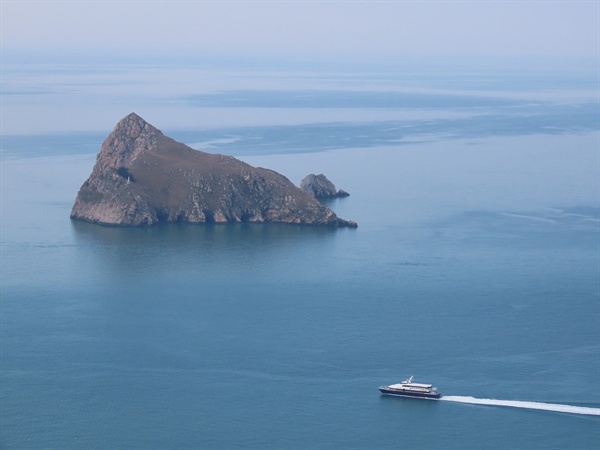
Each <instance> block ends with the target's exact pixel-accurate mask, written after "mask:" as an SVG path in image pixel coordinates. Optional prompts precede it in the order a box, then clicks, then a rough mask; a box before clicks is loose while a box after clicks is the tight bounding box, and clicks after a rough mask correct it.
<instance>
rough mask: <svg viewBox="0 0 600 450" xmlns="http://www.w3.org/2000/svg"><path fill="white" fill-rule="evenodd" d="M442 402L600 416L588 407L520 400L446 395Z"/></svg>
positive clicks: (599, 413)
mask: <svg viewBox="0 0 600 450" xmlns="http://www.w3.org/2000/svg"><path fill="white" fill-rule="evenodd" d="M440 400H445V401H447V402H456V403H469V404H472V405H491V406H509V407H511V408H526V409H538V410H540V411H555V412H562V413H568V414H586V415H591V416H600V408H590V407H587V406H572V405H561V404H557V403H540V402H522V401H518V400H496V399H493V398H475V397H464V396H461V395H444V396H442V398H440Z"/></svg>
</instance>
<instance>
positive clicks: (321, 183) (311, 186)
mask: <svg viewBox="0 0 600 450" xmlns="http://www.w3.org/2000/svg"><path fill="white" fill-rule="evenodd" d="M300 189H302V190H303V191H304V192H307V193H309V194H310V195H312V196H313V197H315V198H334V197H348V196H349V195H350V194H348V193H347V192H346V191H343V190H341V189H340V190H339V191H338V190H336V189H335V185H334V184H333V183H332V182H331V181H329V180H328V179H327V177H326V176H325V175H323V174H320V175H314V174H312V173H311V174H310V175H307V176H306V177H304V179H303V180H302V181H301V182H300Z"/></svg>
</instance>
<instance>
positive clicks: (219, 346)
mask: <svg viewBox="0 0 600 450" xmlns="http://www.w3.org/2000/svg"><path fill="white" fill-rule="evenodd" d="M59 69H61V68H60V67H59V68H57V67H42V68H31V67H27V66H22V67H21V66H20V67H14V68H12V70H14V73H15V78H14V79H11V78H10V77H8V78H7V80H4V82H5V83H6V85H7V86H5V87H6V89H7V90H5V92H7V91H10V92H12V95H11V96H7V97H6V98H7V100H6V107H5V108H6V111H5V116H6V114H7V112H8V113H13V114H12V116H11V118H9V119H6V122H5V123H4V135H3V139H2V151H3V154H2V217H1V220H2V255H1V271H2V292H1V294H2V304H1V315H0V325H1V327H0V333H1V338H2V345H1V377H2V378H1V384H0V395H1V396H0V412H1V424H0V425H1V429H0V444H1V446H2V448H7V449H9V448H18V449H21V448H63V449H67V448H73V449H80V448H141V449H146V448H148V449H150V448H261V449H263V448H298V449H300V448H302V449H304V448H361V449H366V448H372V449H383V448H423V449H428V448H431V449H436V448H449V449H451V448H453V449H481V448H489V449H505V448H517V449H530V448H548V449H554V448H581V449H589V448H596V447H598V445H600V417H599V416H598V414H599V413H600V409H599V408H600V382H599V380H600V281H599V270H600V257H599V251H600V217H599V214H600V205H599V201H598V195H599V194H598V192H599V191H598V189H599V184H598V183H599V166H598V163H599V155H598V148H599V143H600V134H599V130H598V100H597V92H595V91H594V90H593V89H591V91H590V90H589V89H590V85H589V84H585V83H584V82H583V81H581V77H579V75H578V77H576V80H575V78H568V77H566V78H565V77H564V76H559V75H560V74H558V75H557V74H553V75H552V76H550V75H547V77H546V78H543V79H542V81H543V82H542V83H540V82H539V80H540V79H539V78H538V79H537V81H538V83H537V84H536V78H535V77H533V76H530V75H527V74H521V75H519V76H518V77H517V76H511V77H508V78H502V79H499V80H497V79H495V78H490V77H484V76H483V75H481V76H479V75H478V74H471V76H470V77H469V78H464V77H462V78H460V79H456V80H454V81H453V80H452V79H448V80H444V79H443V78H442V77H441V76H440V77H434V76H429V77H424V78H423V77H418V76H416V75H414V74H408V75H407V74H401V75H402V76H400V75H398V80H400V81H402V82H398V83H397V84H394V77H393V76H392V75H393V74H390V73H386V74H385V76H383V75H382V76H381V77H376V76H375V75H373V74H370V75H369V76H368V77H367V76H366V75H364V74H363V76H355V77H353V76H350V75H348V74H346V73H344V74H337V75H336V74H331V73H329V74H327V76H324V75H319V73H313V74H312V76H306V74H303V76H300V75H298V74H296V75H294V74H291V73H285V74H282V73H281V72H275V73H270V74H269V75H268V76H267V75H266V74H264V73H261V74H256V73H255V74H253V77H248V78H243V77H242V76H240V75H239V73H237V72H236V73H235V74H234V73H233V72H228V77H229V78H227V79H226V82H225V81H223V77H221V76H217V74H216V73H214V72H210V71H209V72H206V70H205V69H202V70H204V72H203V71H202V70H200V69H194V70H192V69H190V68H187V69H185V70H184V69H181V70H174V69H165V68H155V67H153V68H150V69H148V68H143V67H138V68H137V69H135V70H134V69H133V68H131V67H124V68H121V70H113V71H110V70H90V69H89V68H88V69H86V70H83V69H81V70H74V69H73V68H72V67H71V68H69V67H63V68H62V69H61V70H59ZM136 70H137V71H138V72H136ZM136 73H137V75H138V76H139V78H140V79H141V80H143V81H145V84H144V83H141V84H142V86H138V85H135V86H133V87H132V82H131V80H135V79H136V77H135V75H136ZM9 74H10V72H9ZM23 74H29V75H30V78H27V77H26V76H25V77H23ZM32 74H37V75H36V76H33V75H32ZM219 74H220V73H219ZM17 75H18V76H17ZM169 75H170V76H172V77H174V79H178V80H184V81H186V83H183V82H182V83H175V84H177V86H173V85H172V84H171V83H166V82H165V81H161V80H165V77H167V76H169ZM200 75H203V76H204V78H203V77H202V76H200ZM209 75H210V76H209ZM107 77H108V78H107ZM472 79H475V80H479V82H478V83H470V82H467V81H470V80H472ZM74 80H75V81H77V80H79V82H80V84H81V86H78V88H77V89H75V88H74V87H73V85H72V84H70V83H72V82H74ZM198 80H205V81H203V82H202V83H201V82H199V81H198ZM206 80H208V81H206ZM236 80H238V81H239V82H238V83H237V84H236V83H235V81H236ZM240 80H241V81H240ZM248 80H251V81H248ZM299 80H300V81H299ZM335 80H337V81H339V83H340V86H343V88H344V89H342V91H343V92H342V94H343V93H344V92H350V91H353V92H355V93H353V94H351V93H348V94H347V95H340V93H339V92H337V93H336V92H334V89H332V85H333V84H334V81H335ZM365 80H366V81H365ZM490 80H491V81H490ZM574 80H575V81H574ZM408 81H410V83H408ZM419 82H421V83H424V84H423V85H422V86H421V88H422V91H419V90H418V89H416V86H417V85H419ZM11 83H12V84H11ZM203 83H204V84H203ZM365 83H366V84H365ZM407 83H408V86H410V87H411V89H412V91H411V90H410V89H408V91H410V92H413V93H412V94H410V95H404V94H402V92H404V91H406V90H407V89H406V88H405V87H406V86H407ZM21 84H23V86H21ZM239 84H241V85H242V89H241V88H240V87H239V86H238V85H239ZM247 84H251V85H247ZM271 84H274V85H275V86H276V88H277V89H273V90H272V91H269V92H265V91H264V88H265V86H266V85H269V86H270V85H271ZM17 85H18V86H17ZM163 85H164V90H163V91H160V93H157V91H156V90H154V88H156V87H157V86H163ZM299 85H300V86H299ZM540 85H541V86H543V88H540V87H539V86H540ZM61 86H62V88H61V89H58V88H59V87H61ZM82 86H88V87H87V88H85V89H84V88H83V87H82ZM361 86H362V88H361V89H359V87H361ZM394 86H395V88H394ZM511 86H514V87H513V88H512V90H511ZM532 86H538V90H537V91H536V90H535V89H533V88H532ZM592 86H593V84H592ZM17 87H18V88H19V89H17ZM384 88H385V89H384ZM453 88H454V89H455V91H452V89H453ZM458 88H460V89H458ZM467 88H469V89H470V90H471V92H464V91H465V90H466V89H467ZM10 89H12V91H11V90H10ZM386 89H388V90H390V91H393V95H392V94H390V96H382V95H381V92H386ZM442 90H443V91H444V94H443V95H442V93H441V91H442ZM41 91H44V92H45V94H43V95H42V94H39V92H41ZM124 91H127V92H129V94H128V95H129V97H126V98H123V95H122V94H123V92H124ZM175 91H177V92H175ZM200 91H204V92H200ZM209 91H211V92H209ZM315 91H316V92H315ZM424 91H427V92H426V93H424V94H423V95H417V94H416V92H424ZM32 92H34V93H33V94H32ZM410 92H409V93H410ZM436 92H437V93H438V94H439V96H436V95H437V94H436ZM448 92H454V94H452V95H450V94H448ZM171 94H172V95H171ZM259 94H260V95H259ZM509 94H510V95H509ZM462 95H464V97H461V96H462ZM311 96H312V97H311ZM315 96H316V97H315ZM8 97H10V98H8ZM298 99H300V100H298ZM474 99H477V101H476V102H475V103H473V102H474ZM84 100H89V102H86V101H84ZM462 100H464V102H463V101H462ZM3 101H4V98H3ZM111 101H113V102H114V105H115V106H114V107H111V106H110V105H111ZM90 102H91V105H92V106H90ZM94 102H96V103H94ZM278 102H280V103H278ZM52 105H54V107H55V108H57V112H60V114H54V115H51V116H48V117H47V118H46V119H45V120H41V121H32V122H30V125H31V127H32V129H31V130H30V132H29V133H24V132H23V130H21V126H20V125H19V123H20V122H19V121H18V120H17V119H16V118H18V117H21V118H22V119H23V118H24V117H25V115H26V113H27V112H29V113H30V114H31V117H37V116H36V115H37V114H40V112H39V111H44V108H51V107H52ZM77 105H81V109H80V110H75V108H76V106H77ZM94 108H96V109H94ZM175 110H181V111H180V113H179V115H178V116H176V117H174V116H173V114H172V111H175ZM130 111H136V112H138V113H140V114H141V115H142V116H143V117H145V118H146V119H147V120H148V121H150V122H151V123H153V124H154V125H155V126H157V127H158V128H161V129H163V130H164V131H165V132H166V133H167V134H169V135H171V136H173V137H175V138H177V139H179V140H182V141H184V142H186V143H188V144H190V145H193V146H194V147H196V148H202V149H205V150H209V151H215V152H222V153H228V154H233V155H235V156H237V157H239V158H242V159H244V160H245V161H247V162H249V163H250V164H254V165H260V166H263V167H269V168H272V169H275V170H278V171H279V172H281V173H283V174H284V175H286V176H287V177H288V178H290V179H291V180H292V181H294V182H295V183H299V181H300V179H301V178H303V177H304V176H305V175H307V174H308V173H321V172H322V173H325V174H326V175H327V176H328V177H329V178H330V179H331V180H332V181H333V182H334V183H335V184H336V186H337V187H339V188H342V189H344V190H347V191H348V192H350V194H351V196H350V197H347V198H344V199H339V200H335V201H332V202H331V203H330V207H331V208H333V209H334V210H335V211H336V212H337V213H338V215H340V216H341V217H343V218H346V219H352V220H356V221H357V222H358V223H359V228H358V229H341V230H332V229H322V228H310V227H309V228H302V227H296V226H282V225H248V224H244V225H224V226H218V225H217V226H215V225H206V226H191V225H182V224H176V225H175V224H174V225H163V226H158V227H155V228H147V229H121V228H106V227H99V226H95V225H91V224H86V223H78V222H72V221H70V220H69V212H70V209H71V206H72V203H73V201H74V198H75V195H76V193H77V190H78V189H79V186H80V185H81V183H82V182H83V181H84V180H85V179H86V178H87V176H88V175H89V173H90V171H91V169H92V166H93V164H94V160H95V154H96V152H97V151H98V150H99V148H100V145H101V143H102V140H103V138H104V137H105V136H106V135H107V134H108V133H109V132H110V129H111V128H112V126H114V124H115V123H116V122H117V121H118V120H119V119H120V118H121V117H122V116H124V115H125V114H127V113H128V112H130ZM161 111H163V112H161ZM109 113H110V114H109ZM228 115H230V117H231V122H229V121H227V120H226V118H227V117H228ZM77 116H82V117H81V118H80V119H78V120H80V121H81V123H84V122H85V119H86V117H87V120H88V121H89V120H92V119H94V120H92V121H93V123H94V124H100V125H96V126H88V127H86V126H80V123H79V122H77V120H75V122H70V121H69V120H68V119H69V118H75V117H77ZM40 117H41V116H40ZM178 117H182V118H183V117H185V120H182V126H181V127H177V126H176V122H177V119H178ZM270 119H271V120H270ZM3 120H4V119H3ZM63 120H64V122H63ZM163 120H164V124H163V123H162V122H163ZM68 123H70V124H71V125H67V124H68ZM105 123H106V124H105ZM194 123H195V124H196V126H194ZM49 130H54V131H52V132H50V131H49ZM82 130H83V131H82ZM86 130H87V131H86ZM409 375H414V376H415V380H416V381H422V382H431V383H434V384H435V385H436V386H438V388H439V389H440V390H441V391H442V393H443V394H445V395H447V396H448V397H450V401H437V402H432V401H422V400H411V399H397V398H388V397H382V396H380V395H379V392H378V390H377V388H378V386H380V385H382V384H390V383H395V382H399V381H401V380H402V379H404V378H405V377H407V376H409ZM469 397H474V398H476V399H491V400H478V401H479V402H480V403H481V402H483V403H488V404H487V405H482V404H472V403H474V401H473V400H472V399H471V400H470V399H469ZM496 400H505V401H509V404H508V406H497V405H494V403H498V402H497V401H496ZM469 401H471V404H470V403H464V402H469ZM510 402H512V403H510ZM518 402H529V403H527V404H525V406H527V408H521V407H517V406H523V404H521V403H518ZM531 402H538V403H544V404H551V405H554V406H553V408H554V409H558V411H548V410H544V405H539V404H536V403H531ZM556 405H558V406H556ZM583 408H592V409H583ZM582 411H583V412H588V413H590V414H580V412H582Z"/></svg>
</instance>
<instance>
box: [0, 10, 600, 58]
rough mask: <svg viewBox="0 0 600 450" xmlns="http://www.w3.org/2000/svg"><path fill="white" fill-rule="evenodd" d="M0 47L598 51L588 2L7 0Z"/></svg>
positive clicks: (594, 13) (594, 14) (317, 52)
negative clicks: (59, 0) (0, 45)
mask: <svg viewBox="0 0 600 450" xmlns="http://www.w3.org/2000/svg"><path fill="white" fill-rule="evenodd" d="M1 6H2V11H1V16H2V48H3V50H5V51H10V52H12V51H18V50H25V49H27V50H31V49H37V50H59V51H61V50H67V51H73V50H76V51H77V50H79V51H81V50H86V51H93V52H98V51H117V50H118V51H119V52H120V53H123V52H124V53H130V52H144V53H149V52H153V51H160V52H173V53H180V52H182V53H194V54H197V55H202V54H231V55H235V54H244V55H249V56H252V55H257V56H264V55H267V56H268V55H286V56H294V55H299V56H310V55H314V56H322V55H327V54H331V55H337V56H340V57H346V56H349V57H352V56H356V55H370V56H379V57H387V56H398V55H439V54H444V55H449V56H451V55H457V56H468V55H489V56H496V55H497V56H507V55H509V56H510V55H514V56H527V55H540V56H558V57H567V56H573V57H578V58H579V57H583V58H591V59H596V58H598V54H599V40H600V39H599V37H600V34H599V19H600V2H599V1H598V0H592V1H576V0H570V1H522V0H519V1H484V0H479V1H426V0H420V1H385V2H383V1H382V2H378V1H374V0H370V1H364V2H352V1H295V2H284V1H226V0H219V1H134V0H130V1H85V0H78V1H61V2H58V1H52V0H44V1H28V0H18V1H12V0H1Z"/></svg>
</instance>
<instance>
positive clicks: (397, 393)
mask: <svg viewBox="0 0 600 450" xmlns="http://www.w3.org/2000/svg"><path fill="white" fill-rule="evenodd" d="M379 391H380V392H381V393H382V394H385V395H393V396H395V397H411V398H424V399H427V400H438V399H439V398H441V397H442V394H440V393H439V392H437V393H430V392H406V391H400V390H398V389H389V388H388V387H387V386H381V387H380V388H379Z"/></svg>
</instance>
